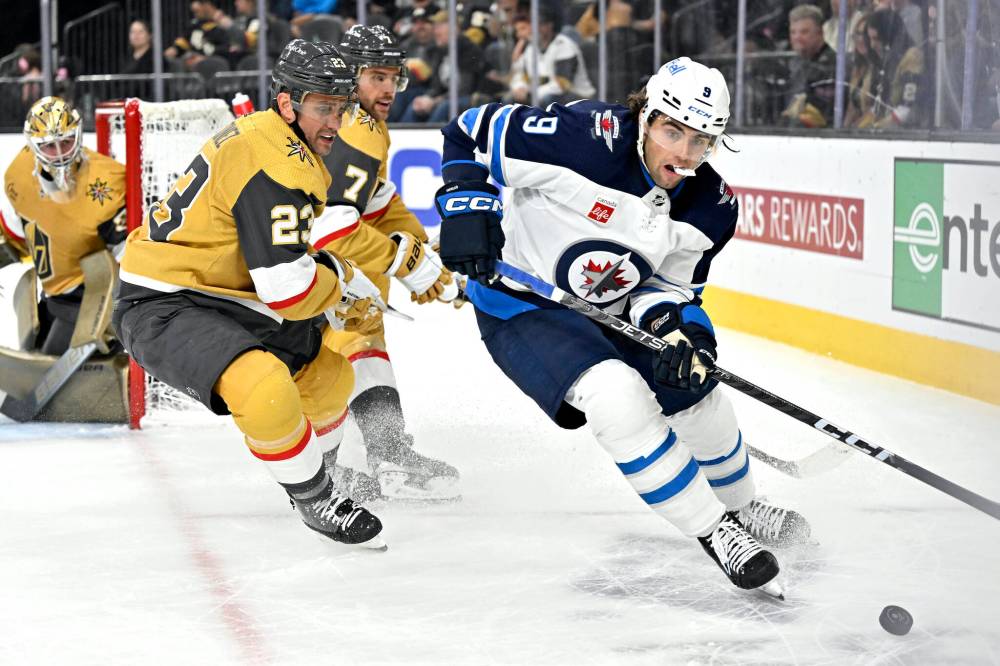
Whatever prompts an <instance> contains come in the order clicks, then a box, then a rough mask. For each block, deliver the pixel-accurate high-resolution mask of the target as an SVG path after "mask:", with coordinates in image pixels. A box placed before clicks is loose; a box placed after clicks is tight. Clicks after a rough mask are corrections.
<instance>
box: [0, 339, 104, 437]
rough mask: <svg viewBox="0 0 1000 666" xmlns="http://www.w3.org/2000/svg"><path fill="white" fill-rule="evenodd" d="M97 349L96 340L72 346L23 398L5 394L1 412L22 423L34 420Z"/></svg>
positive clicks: (0, 407)
mask: <svg viewBox="0 0 1000 666" xmlns="http://www.w3.org/2000/svg"><path fill="white" fill-rule="evenodd" d="M96 350H97V343H96V342H88V343H86V344H83V345H80V346H79V347H70V348H69V349H67V350H66V351H65V352H63V355H62V356H60V357H59V358H58V360H56V362H55V363H53V364H52V367H51V368H49V369H48V370H46V371H45V374H44V375H42V379H41V380H40V381H39V382H38V386H36V387H35V390H33V391H32V392H31V393H29V394H28V395H26V396H25V397H24V398H23V399H19V398H15V397H14V396H12V395H6V396H4V398H3V402H2V403H0V413H2V414H3V415H4V416H7V417H8V418H11V419H14V420H15V421H20V422H22V423H23V422H25V421H30V420H32V419H33V418H35V416H36V415H37V414H38V412H40V411H42V408H43V407H45V405H47V404H48V403H49V401H50V400H52V397H53V396H55V394H56V393H58V392H59V389H61V388H62V387H63V385H64V384H65V383H66V382H67V381H69V378H70V377H72V376H73V373H74V372H76V371H77V370H78V369H79V368H80V366H82V365H83V364H84V363H86V362H87V359H88V358H90V356H91V355H92V354H93V353H94V352H95V351H96Z"/></svg>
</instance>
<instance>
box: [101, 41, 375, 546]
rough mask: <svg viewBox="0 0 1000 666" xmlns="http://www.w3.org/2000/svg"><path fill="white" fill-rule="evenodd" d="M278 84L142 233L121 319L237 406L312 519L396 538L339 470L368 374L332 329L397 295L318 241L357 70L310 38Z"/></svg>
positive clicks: (131, 342)
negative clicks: (342, 350) (357, 378)
mask: <svg viewBox="0 0 1000 666" xmlns="http://www.w3.org/2000/svg"><path fill="white" fill-rule="evenodd" d="M272 81H273V82H272V89H271V98H272V99H271V108H270V109H268V110H266V111H262V112H259V113H254V114H251V115H248V116H244V117H242V118H240V119H238V120H236V121H235V122H234V123H233V124H231V125H229V126H228V127H226V128H224V129H222V130H220V131H219V132H218V133H217V134H216V135H215V136H214V137H212V138H211V139H209V140H208V141H207V142H206V143H205V145H204V146H203V147H202V149H201V151H200V152H199V153H198V154H197V155H195V157H194V159H193V160H192V161H191V164H190V166H189V167H188V168H187V170H186V171H185V172H184V173H183V174H182V175H181V176H180V178H179V179H178V180H177V182H176V184H175V185H174V187H173V188H172V189H171V190H170V191H169V192H168V194H167V196H166V197H165V198H164V199H163V200H162V201H159V202H157V203H156V204H154V205H153V206H152V207H151V208H150V211H149V213H148V215H147V217H146V220H145V221H144V224H143V226H142V227H140V228H139V229H136V230H135V231H133V232H132V233H131V234H130V235H129V238H128V242H127V245H126V249H125V256H124V258H123V260H122V268H121V288H120V292H119V294H118V303H117V308H116V311H115V318H114V321H115V325H116V327H117V329H118V331H119V334H120V336H121V340H122V342H123V344H124V345H125V348H126V349H127V350H128V351H129V353H130V354H131V355H132V357H133V358H134V359H135V360H136V361H137V362H138V363H139V364H140V365H141V366H142V367H143V368H144V369H145V370H146V372H148V373H149V374H151V375H153V376H154V377H157V378H158V379H160V380H161V381H164V382H166V383H167V384H169V385H171V386H173V387H175V388H177V389H179V390H181V391H184V392H186V393H188V394H189V395H191V396H192V397H194V398H195V399H196V400H199V401H200V402H202V403H203V404H204V405H206V406H207V407H208V408H210V409H211V410H212V411H214V412H215V413H217V414H226V413H231V414H232V415H233V419H234V421H235V422H236V425H237V426H238V427H239V428H240V430H241V431H242V432H243V434H244V435H245V440H246V444H247V446H248V447H249V448H250V451H251V453H252V454H253V455H254V456H256V457H257V458H259V459H260V460H262V461H264V463H265V464H266V465H267V467H268V469H269V470H270V472H271V473H272V474H273V476H274V477H275V479H276V480H277V481H278V482H279V483H280V484H281V485H282V486H283V487H284V489H285V490H286V491H287V493H288V494H289V496H290V497H291V498H292V502H293V504H294V505H295V507H296V508H297V509H298V511H299V513H300V514H301V516H302V519H303V521H304V522H305V524H306V525H307V526H308V527H309V528H311V529H313V530H315V531H317V532H319V533H320V534H323V535H324V536H327V537H329V538H330V539H333V540H335V541H340V542H344V543H349V544H362V545H365V546H367V547H376V548H380V547H382V546H383V542H382V539H381V537H380V536H379V533H380V532H381V530H382V524H381V522H380V521H379V520H378V518H376V517H375V516H374V515H372V514H371V513H370V512H369V511H368V510H367V509H365V508H364V507H362V506H361V505H360V504H357V503H355V502H353V501H352V499H351V498H350V497H349V496H348V495H347V493H345V492H342V490H341V489H338V488H337V487H336V486H335V485H334V483H333V482H332V481H331V479H330V476H329V475H328V473H327V471H326V469H325V467H324V465H323V451H324V450H330V449H335V448H336V447H337V446H339V443H340V439H341V437H342V433H343V428H342V424H343V422H344V419H345V418H346V416H347V398H348V396H349V395H350V392H351V388H352V386H353V372H352V370H351V366H350V363H348V362H347V359H345V358H344V357H343V356H341V355H339V354H337V353H335V352H333V351H332V350H330V349H328V348H325V347H324V346H323V345H322V335H323V330H324V329H325V328H327V327H328V326H330V325H337V326H343V325H346V326H347V327H348V328H351V327H353V326H358V325H363V322H364V320H365V319H366V318H367V317H368V316H369V310H370V308H371V307H372V306H373V304H375V305H378V306H380V307H385V305H384V302H383V301H382V300H381V298H380V296H379V292H378V288H377V287H375V285H373V284H372V283H371V282H370V281H369V280H368V279H367V278H366V277H365V276H364V274H363V273H362V272H361V271H360V270H356V269H355V267H354V266H353V265H352V264H351V262H349V261H347V260H346V259H343V258H341V257H340V256H337V255H334V254H332V253H328V252H323V251H321V252H317V253H314V252H313V251H312V250H313V248H312V247H311V245H310V232H311V231H312V226H313V220H314V217H315V216H316V215H318V214H319V213H321V212H322V210H323V207H324V204H325V201H326V192H327V188H328V187H329V184H330V176H329V173H328V172H327V170H326V167H324V165H323V161H322V156H323V155H325V154H326V153H328V152H329V151H330V149H331V148H332V146H333V141H334V137H335V136H336V134H337V131H338V130H339V129H340V127H341V122H342V120H343V119H344V118H348V119H349V118H350V117H352V116H353V113H354V111H355V110H356V97H355V87H356V83H357V80H356V77H355V74H354V70H353V69H352V68H350V67H349V66H348V65H347V64H346V63H345V62H344V60H343V59H342V58H341V56H340V54H339V53H338V51H337V50H336V48H335V47H334V46H333V45H332V44H329V43H326V42H318V43H310V42H306V41H303V40H300V39H297V40H293V41H292V42H290V43H289V44H288V45H287V46H286V47H285V49H284V51H282V53H281V56H280V57H279V59H278V61H277V62H276V63H275V65H274V69H273V72H272Z"/></svg>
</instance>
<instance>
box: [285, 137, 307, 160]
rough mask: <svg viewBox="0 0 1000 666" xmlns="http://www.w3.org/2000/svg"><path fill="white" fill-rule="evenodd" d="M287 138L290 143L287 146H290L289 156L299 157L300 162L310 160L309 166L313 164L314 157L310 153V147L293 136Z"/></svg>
mask: <svg viewBox="0 0 1000 666" xmlns="http://www.w3.org/2000/svg"><path fill="white" fill-rule="evenodd" d="M286 138H287V139H288V144H287V145H286V146H285V148H288V157H298V158H299V161H300V162H305V161H307V160H308V162H309V166H312V163H313V158H312V156H311V155H310V154H309V149H308V148H306V147H305V145H304V144H303V143H302V142H301V141H296V140H295V139H293V138H291V137H286Z"/></svg>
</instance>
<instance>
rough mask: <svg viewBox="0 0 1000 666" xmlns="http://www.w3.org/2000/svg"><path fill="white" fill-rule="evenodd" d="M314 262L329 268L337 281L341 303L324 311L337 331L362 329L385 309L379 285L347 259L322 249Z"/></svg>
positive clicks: (363, 330) (362, 330) (361, 330)
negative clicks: (338, 282) (335, 275)
mask: <svg viewBox="0 0 1000 666" xmlns="http://www.w3.org/2000/svg"><path fill="white" fill-rule="evenodd" d="M315 259H316V262H317V263H320V264H323V265H324V266H326V267H328V268H330V269H332V270H333V271H334V272H335V273H336V274H337V277H338V278H339V281H340V303H338V304H337V305H335V306H333V307H332V308H328V309H327V310H325V311H324V314H325V315H326V319H327V321H329V322H330V325H331V326H333V327H334V328H335V329H337V330H341V329H343V330H347V331H360V332H365V330H366V328H367V327H369V326H370V325H372V324H373V323H374V322H373V320H375V321H377V319H378V318H379V317H380V316H381V313H382V312H385V311H386V310H387V309H388V306H387V305H386V304H385V301H383V300H382V294H381V293H380V292H379V290H378V287H376V286H375V284H374V283H373V282H372V281H371V280H369V279H368V276H366V275H365V274H364V273H363V272H362V271H361V269H360V268H358V267H357V266H355V265H354V264H353V263H352V262H351V261H350V260H349V259H344V258H342V257H338V256H337V255H335V254H334V253H332V252H328V251H326V250H321V251H320V252H319V254H317V255H316V256H315Z"/></svg>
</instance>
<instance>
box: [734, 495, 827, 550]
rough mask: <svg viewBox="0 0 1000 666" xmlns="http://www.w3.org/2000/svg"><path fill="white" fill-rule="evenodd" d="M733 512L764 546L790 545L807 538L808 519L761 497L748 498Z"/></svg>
mask: <svg viewBox="0 0 1000 666" xmlns="http://www.w3.org/2000/svg"><path fill="white" fill-rule="evenodd" d="M735 514H736V518H737V519H739V521H740V523H742V524H743V526H744V527H745V528H746V531H747V532H749V533H750V534H751V535H752V536H753V537H754V538H755V539H757V541H759V542H760V543H762V544H763V545H765V546H792V545H795V544H799V543H804V542H805V541H807V540H808V539H809V533H810V530H809V521H808V520H806V519H805V517H804V516H803V515H802V514H801V513H799V512H798V511H792V510H791V509H782V508H781V507H780V506H775V505H774V504H769V503H767V502H765V501H764V500H763V499H758V498H755V499H752V500H750V503H749V504H747V505H746V506H744V507H743V508H742V509H740V510H739V511H736V512H735Z"/></svg>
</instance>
